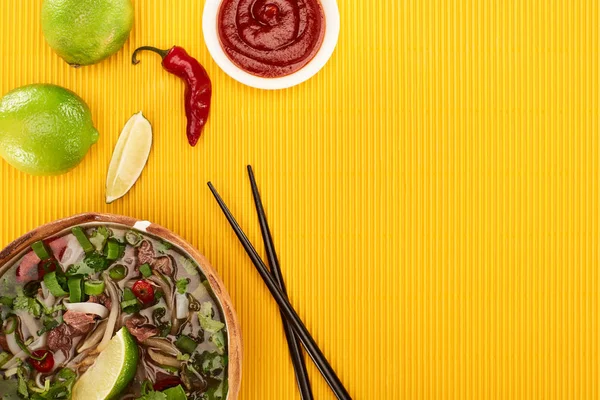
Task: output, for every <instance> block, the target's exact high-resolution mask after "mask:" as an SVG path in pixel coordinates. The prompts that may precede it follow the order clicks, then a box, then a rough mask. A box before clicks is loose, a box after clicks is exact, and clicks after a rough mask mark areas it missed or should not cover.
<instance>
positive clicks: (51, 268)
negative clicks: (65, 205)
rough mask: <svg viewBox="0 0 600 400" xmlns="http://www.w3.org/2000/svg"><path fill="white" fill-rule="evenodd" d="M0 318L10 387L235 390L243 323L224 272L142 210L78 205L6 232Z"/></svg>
mask: <svg viewBox="0 0 600 400" xmlns="http://www.w3.org/2000/svg"><path fill="white" fill-rule="evenodd" d="M0 323H1V330H0V393H1V394H2V395H3V396H8V398H22V397H25V398H40V399H50V398H52V399H72V400H94V399H117V400H125V399H155V398H157V399H158V398H160V399H167V400H186V399H189V400H220V399H222V400H226V399H228V400H234V399H237V397H238V392H239V388H240V380H241V365H242V364H241V363H242V342H241V334H240V329H239V324H238V321H237V318H236V315H235V311H234V309H233V306H232V302H231V299H230V298H229V295H228V294H227V291H226V290H225V287H224V285H223V283H222V282H221V280H220V279H219V277H218V276H217V273H216V271H215V270H214V269H213V267H212V266H211V265H210V263H209V262H208V261H207V260H206V258H204V256H202V255H201V254H200V253H199V252H198V251H197V250H195V249H194V248H193V247H192V246H191V245H190V244H188V243H187V242H186V241H185V240H183V239H181V238H180V237H179V236H177V235H175V234H174V233H172V232H170V231H169V230H167V229H165V228H163V227H161V226H158V225H156V224H152V223H150V222H147V221H139V220H136V219H133V218H129V217H124V216H118V215H110V214H95V213H88V214H81V215H76V216H73V217H69V218H66V219H62V220H58V221H55V222H51V223H49V224H47V225H43V226H41V227H39V228H37V229H35V230H33V231H31V232H29V233H27V234H26V235H24V236H22V237H20V238H19V239H17V240H15V241H14V242H12V243H11V244H10V245H8V247H6V248H5V249H4V250H3V251H2V252H1V253H0ZM11 395H13V396H14V397H11Z"/></svg>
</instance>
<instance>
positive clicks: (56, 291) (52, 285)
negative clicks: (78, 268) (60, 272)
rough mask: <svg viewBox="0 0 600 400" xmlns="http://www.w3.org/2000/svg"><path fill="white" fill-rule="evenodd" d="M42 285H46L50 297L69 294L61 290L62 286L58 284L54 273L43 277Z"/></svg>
mask: <svg viewBox="0 0 600 400" xmlns="http://www.w3.org/2000/svg"><path fill="white" fill-rule="evenodd" d="M44 284H45V285H46V287H47V288H48V290H49V291H50V293H52V296H55V297H60V296H66V295H67V294H69V293H68V292H66V291H65V290H64V289H63V288H62V286H61V285H60V283H59V282H58V277H57V276H56V271H52V272H49V273H47V274H46V275H44Z"/></svg>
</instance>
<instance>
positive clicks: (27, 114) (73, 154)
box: [0, 85, 98, 175]
mask: <svg viewBox="0 0 600 400" xmlns="http://www.w3.org/2000/svg"><path fill="white" fill-rule="evenodd" d="M97 141H98V131H97V130H96V129H95V128H94V124H93V122H92V115H91V113H90V109H89V108H88V106H87V105H86V104H85V102H84V101H83V100H82V99H81V98H80V97H79V96H77V95H76V94H75V93H73V92H71V91H70V90H67V89H65V88H62V87H60V86H55V85H29V86H23V87H20V88H18V89H15V90H13V91H11V92H9V93H7V94H6V96H4V97H3V98H2V99H0V156H2V158H4V159H5V160H6V161H7V162H8V163H9V164H11V165H12V166H14V167H15V168H17V169H19V170H21V171H23V172H27V173H30V174H32V175H58V174H62V173H65V172H67V171H69V170H70V169H72V168H74V167H75V166H76V165H77V164H79V163H80V162H81V160H82V159H83V157H84V156H85V155H86V153H87V152H88V150H89V148H90V146H91V145H92V144H94V143H96V142H97Z"/></svg>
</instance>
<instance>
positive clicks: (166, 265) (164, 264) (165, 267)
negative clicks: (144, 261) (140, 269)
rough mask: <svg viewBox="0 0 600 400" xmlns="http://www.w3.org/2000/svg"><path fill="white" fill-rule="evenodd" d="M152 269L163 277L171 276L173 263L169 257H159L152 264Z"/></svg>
mask: <svg viewBox="0 0 600 400" xmlns="http://www.w3.org/2000/svg"><path fill="white" fill-rule="evenodd" d="M152 269H155V270H157V271H158V272H160V273H163V274H165V275H173V271H174V269H173V261H172V260H171V257H169V256H164V257H159V258H157V259H156V261H155V262H154V265H152Z"/></svg>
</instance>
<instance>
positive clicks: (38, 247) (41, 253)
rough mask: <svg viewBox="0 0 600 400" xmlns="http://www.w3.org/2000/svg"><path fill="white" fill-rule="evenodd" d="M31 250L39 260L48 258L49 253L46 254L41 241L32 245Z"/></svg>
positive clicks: (46, 251) (46, 250)
mask: <svg viewBox="0 0 600 400" xmlns="http://www.w3.org/2000/svg"><path fill="white" fill-rule="evenodd" d="M31 248H32V249H33V251H34V253H35V255H36V256H38V257H39V258H40V260H47V259H49V258H50V253H48V249H46V245H45V244H44V242H42V241H41V240H40V241H39V242H35V243H34V244H32V245H31Z"/></svg>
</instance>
